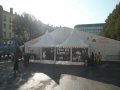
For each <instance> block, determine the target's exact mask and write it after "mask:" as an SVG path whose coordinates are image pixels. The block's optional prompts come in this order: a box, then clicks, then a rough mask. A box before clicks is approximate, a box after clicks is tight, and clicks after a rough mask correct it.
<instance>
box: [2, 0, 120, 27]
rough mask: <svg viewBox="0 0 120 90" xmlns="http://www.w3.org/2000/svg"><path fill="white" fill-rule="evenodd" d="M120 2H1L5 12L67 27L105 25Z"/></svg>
mask: <svg viewBox="0 0 120 90" xmlns="http://www.w3.org/2000/svg"><path fill="white" fill-rule="evenodd" d="M119 2H120V0H0V5H2V6H3V8H4V10H6V11H9V9H10V8H11V7H12V8H13V10H14V12H17V13H19V14H22V13H23V12H27V13H29V14H32V15H34V16H35V17H36V18H37V19H39V20H41V21H42V22H43V23H45V24H50V25H53V26H67V27H71V28H73V27H74V26H75V25H76V24H89V23H104V22H105V19H106V18H107V16H108V15H109V14H110V13H111V12H112V10H113V9H114V8H115V6H116V4H118V3H119Z"/></svg>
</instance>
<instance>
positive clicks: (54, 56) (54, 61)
mask: <svg viewBox="0 0 120 90" xmlns="http://www.w3.org/2000/svg"><path fill="white" fill-rule="evenodd" d="M54 63H55V64H56V47H54Z"/></svg>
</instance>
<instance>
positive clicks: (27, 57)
mask: <svg viewBox="0 0 120 90" xmlns="http://www.w3.org/2000/svg"><path fill="white" fill-rule="evenodd" d="M29 59H30V55H29V54H27V53H24V66H25V67H27V66H28V64H29Z"/></svg>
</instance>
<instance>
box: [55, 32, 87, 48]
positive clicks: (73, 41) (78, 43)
mask: <svg viewBox="0 0 120 90" xmlns="http://www.w3.org/2000/svg"><path fill="white" fill-rule="evenodd" d="M78 33H80V32H78V31H77V30H74V31H73V32H72V33H71V35H70V36H69V38H68V39H67V40H66V41H65V42H63V43H62V44H60V45H57V46H58V47H88V45H87V44H86V43H85V42H84V41H83V40H82V39H81V38H80V36H79V34H78Z"/></svg>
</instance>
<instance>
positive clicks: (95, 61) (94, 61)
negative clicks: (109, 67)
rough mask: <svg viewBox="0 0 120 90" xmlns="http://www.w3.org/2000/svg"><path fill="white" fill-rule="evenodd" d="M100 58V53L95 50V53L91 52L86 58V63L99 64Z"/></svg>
mask: <svg viewBox="0 0 120 90" xmlns="http://www.w3.org/2000/svg"><path fill="white" fill-rule="evenodd" d="M101 59H102V55H101V53H100V52H97V53H94V52H92V53H91V55H90V58H89V60H88V63H89V65H96V64H100V62H101Z"/></svg>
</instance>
